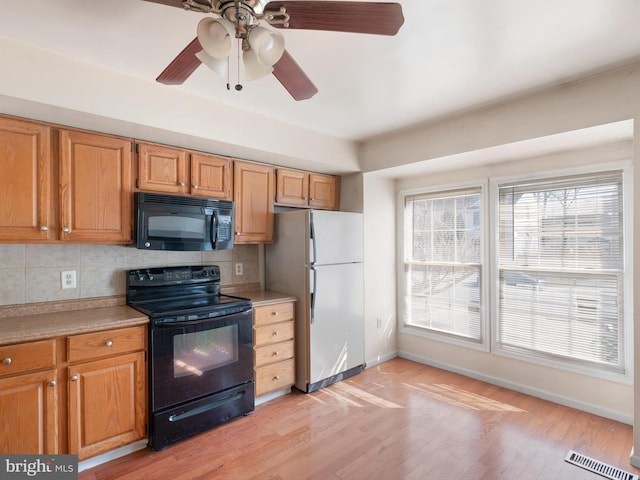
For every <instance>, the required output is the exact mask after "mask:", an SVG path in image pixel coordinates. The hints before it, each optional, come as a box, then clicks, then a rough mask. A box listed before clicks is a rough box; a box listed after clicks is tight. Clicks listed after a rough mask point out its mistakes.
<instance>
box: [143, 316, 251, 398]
mask: <svg viewBox="0 0 640 480" xmlns="http://www.w3.org/2000/svg"><path fill="white" fill-rule="evenodd" d="M150 351H151V377H150V379H151V385H150V386H151V403H152V408H153V410H154V411H155V410H158V409H162V408H165V407H169V406H171V405H177V404H181V403H182V402H186V401H188V400H191V399H194V398H201V397H203V396H206V395H210V394H213V393H215V392H220V391H222V390H225V389H227V388H230V387H233V386H235V385H240V384H242V383H245V382H249V381H251V380H253V314H252V311H251V310H249V311H247V312H242V313H238V314H233V315H226V316H224V317H218V318H215V319H210V320H204V321H202V322H200V321H198V322H194V324H190V325H184V326H183V325H179V326H175V325H172V326H166V327H158V326H154V327H152V328H151V344H150Z"/></svg>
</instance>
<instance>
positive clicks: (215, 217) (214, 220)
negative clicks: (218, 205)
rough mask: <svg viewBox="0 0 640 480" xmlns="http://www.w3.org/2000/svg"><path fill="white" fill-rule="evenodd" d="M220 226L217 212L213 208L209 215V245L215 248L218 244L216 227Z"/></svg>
mask: <svg viewBox="0 0 640 480" xmlns="http://www.w3.org/2000/svg"><path fill="white" fill-rule="evenodd" d="M219 228H220V222H218V212H216V211H215V210H214V211H213V214H212V215H211V246H212V247H213V249H214V250H215V249H216V247H217V246H218V229H219Z"/></svg>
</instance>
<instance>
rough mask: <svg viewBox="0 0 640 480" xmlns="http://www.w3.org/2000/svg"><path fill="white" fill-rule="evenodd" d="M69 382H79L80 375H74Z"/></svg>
mask: <svg viewBox="0 0 640 480" xmlns="http://www.w3.org/2000/svg"><path fill="white" fill-rule="evenodd" d="M69 380H71V381H72V382H77V381H78V375H73V376H72V377H71V378H70V379H69Z"/></svg>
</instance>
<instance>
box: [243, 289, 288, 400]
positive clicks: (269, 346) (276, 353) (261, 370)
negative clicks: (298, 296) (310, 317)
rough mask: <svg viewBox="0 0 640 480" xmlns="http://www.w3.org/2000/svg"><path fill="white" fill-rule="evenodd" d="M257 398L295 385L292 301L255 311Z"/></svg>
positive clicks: (257, 308) (255, 309)
mask: <svg viewBox="0 0 640 480" xmlns="http://www.w3.org/2000/svg"><path fill="white" fill-rule="evenodd" d="M253 322H254V336H253V338H254V367H255V381H256V397H259V396H260V395H264V394H265V393H270V392H274V391H276V390H281V389H283V388H287V387H291V386H292V385H293V384H294V383H295V380H296V379H295V352H294V335H295V334H294V329H295V326H294V302H282V303H275V304H272V305H265V306H261V307H255V308H254V317H253Z"/></svg>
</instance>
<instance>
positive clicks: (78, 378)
mask: <svg viewBox="0 0 640 480" xmlns="http://www.w3.org/2000/svg"><path fill="white" fill-rule="evenodd" d="M144 364H145V362H144V353H143V352H138V353H130V354H128V355H119V356H116V357H111V358H106V359H103V360H96V361H95V362H87V363H82V364H79V365H76V366H73V367H69V422H68V425H69V451H70V452H73V453H77V454H78V459H79V460H84V459H86V458H89V457H93V456H95V455H98V454H100V453H104V452H108V451H109V450H113V449H115V448H118V447H122V446H124V445H127V444H129V443H133V442H135V441H137V440H140V439H141V438H144V437H145V415H144V412H145V403H146V395H145V387H144V384H145V382H144V378H145V368H144Z"/></svg>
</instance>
